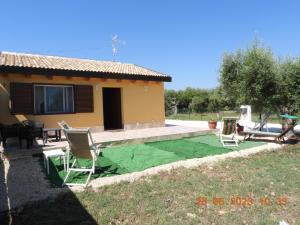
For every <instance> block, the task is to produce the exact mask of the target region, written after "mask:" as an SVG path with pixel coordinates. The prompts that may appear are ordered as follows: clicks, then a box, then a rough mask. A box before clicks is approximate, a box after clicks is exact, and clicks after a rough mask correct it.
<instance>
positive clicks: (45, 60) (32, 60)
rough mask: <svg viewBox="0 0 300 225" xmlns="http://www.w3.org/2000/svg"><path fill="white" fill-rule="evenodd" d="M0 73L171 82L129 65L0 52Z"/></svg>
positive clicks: (161, 76) (150, 71)
mask: <svg viewBox="0 0 300 225" xmlns="http://www.w3.org/2000/svg"><path fill="white" fill-rule="evenodd" d="M0 72H18V73H22V72H24V73H33V74H34V73H36V74H51V73H53V75H64V76H87V77H101V78H111V79H131V80H135V79H136V80H158V81H171V77H170V76H167V75H165V74H162V73H159V72H156V71H153V70H150V69H147V68H144V67H141V66H137V65H134V64H129V63H120V62H113V61H98V60H89V59H77V58H66V57H57V56H44V55H32V54H24V53H14V52H0Z"/></svg>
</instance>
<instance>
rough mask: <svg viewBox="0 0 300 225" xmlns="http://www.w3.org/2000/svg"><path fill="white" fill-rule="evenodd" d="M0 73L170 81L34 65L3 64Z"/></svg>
mask: <svg viewBox="0 0 300 225" xmlns="http://www.w3.org/2000/svg"><path fill="white" fill-rule="evenodd" d="M0 73H21V74H34V75H48V76H54V75H55V76H70V77H95V78H106V79H116V80H119V79H124V80H144V81H161V82H171V81H172V77H170V76H153V75H137V74H125V73H105V72H95V71H78V70H63V69H45V68H34V67H20V66H5V65H0Z"/></svg>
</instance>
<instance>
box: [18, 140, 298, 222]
mask: <svg viewBox="0 0 300 225" xmlns="http://www.w3.org/2000/svg"><path fill="white" fill-rule="evenodd" d="M199 196H202V197H206V198H207V202H208V203H207V205H206V206H205V205H199V204H197V198H198V197H199ZM234 196H235V197H242V198H246V197H247V198H252V199H253V201H254V202H253V204H252V205H243V204H231V198H232V197H234ZM214 197H220V198H224V205H215V204H213V201H212V200H213V198H214ZM262 197H268V198H269V199H270V200H271V204H270V205H261V203H260V198H262ZM278 197H280V198H284V197H286V198H287V204H286V205H284V204H283V202H282V204H281V205H278V204H277V202H276V201H277V198H278ZM243 203H244V202H243ZM280 220H285V221H287V222H289V224H300V146H299V145H294V146H291V147H288V148H285V149H282V150H280V151H276V152H269V153H260V154H257V155H254V156H251V157H247V158H236V159H230V160H226V161H223V162H220V163H217V164H214V165H206V166H202V167H199V168H196V169H176V170H173V171H172V172H170V173H167V172H166V173H161V174H159V175H155V176H153V177H150V178H149V177H148V178H145V179H141V180H139V181H136V182H133V183H121V184H118V185H112V186H107V187H103V188H100V189H99V190H98V192H93V191H91V190H87V191H85V192H83V193H76V194H75V195H74V194H72V193H69V194H63V195H61V196H59V197H58V198H57V199H56V200H53V201H41V202H36V203H33V204H31V205H27V206H26V207H25V208H24V209H22V210H20V211H19V212H18V213H17V214H14V220H13V221H14V223H13V224H222V225H223V224H231V225H234V224H237V225H241V224H249V225H250V224H251V225H252V224H268V225H270V224H279V221H280Z"/></svg>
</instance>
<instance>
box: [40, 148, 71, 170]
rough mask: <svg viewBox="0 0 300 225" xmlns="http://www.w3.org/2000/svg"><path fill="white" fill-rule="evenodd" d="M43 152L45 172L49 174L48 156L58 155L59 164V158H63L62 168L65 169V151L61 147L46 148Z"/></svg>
mask: <svg viewBox="0 0 300 225" xmlns="http://www.w3.org/2000/svg"><path fill="white" fill-rule="evenodd" d="M43 154H44V166H45V167H46V169H47V174H49V158H50V157H59V159H60V164H61V158H63V160H64V170H65V171H66V169H67V166H66V153H65V152H64V151H63V150H62V149H56V150H48V151H43Z"/></svg>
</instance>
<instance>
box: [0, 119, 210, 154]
mask: <svg viewBox="0 0 300 225" xmlns="http://www.w3.org/2000/svg"><path fill="white" fill-rule="evenodd" d="M212 132H213V130H209V129H208V127H207V126H205V125H202V126H199V127H189V126H177V125H172V124H166V126H165V127H155V128H145V129H135V130H117V131H104V132H97V133H92V136H93V139H94V141H95V143H99V144H102V146H112V145H116V144H124V143H142V142H144V141H157V140H166V139H176V138H181V137H191V136H196V135H201V134H208V133H212ZM65 146H68V143H67V141H66V140H65V139H64V138H63V139H62V141H60V142H56V141H51V140H50V141H49V142H47V143H46V144H45V146H43V143H42V140H39V139H38V140H36V143H35V144H34V145H33V147H32V148H30V149H26V148H24V149H20V148H19V146H18V144H17V143H16V140H14V139H10V140H8V143H7V146H6V147H5V148H3V146H0V153H3V154H4V155H5V157H7V158H9V159H17V158H22V157H26V156H31V155H32V154H37V153H41V152H42V151H44V150H51V149H56V148H60V147H65Z"/></svg>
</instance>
